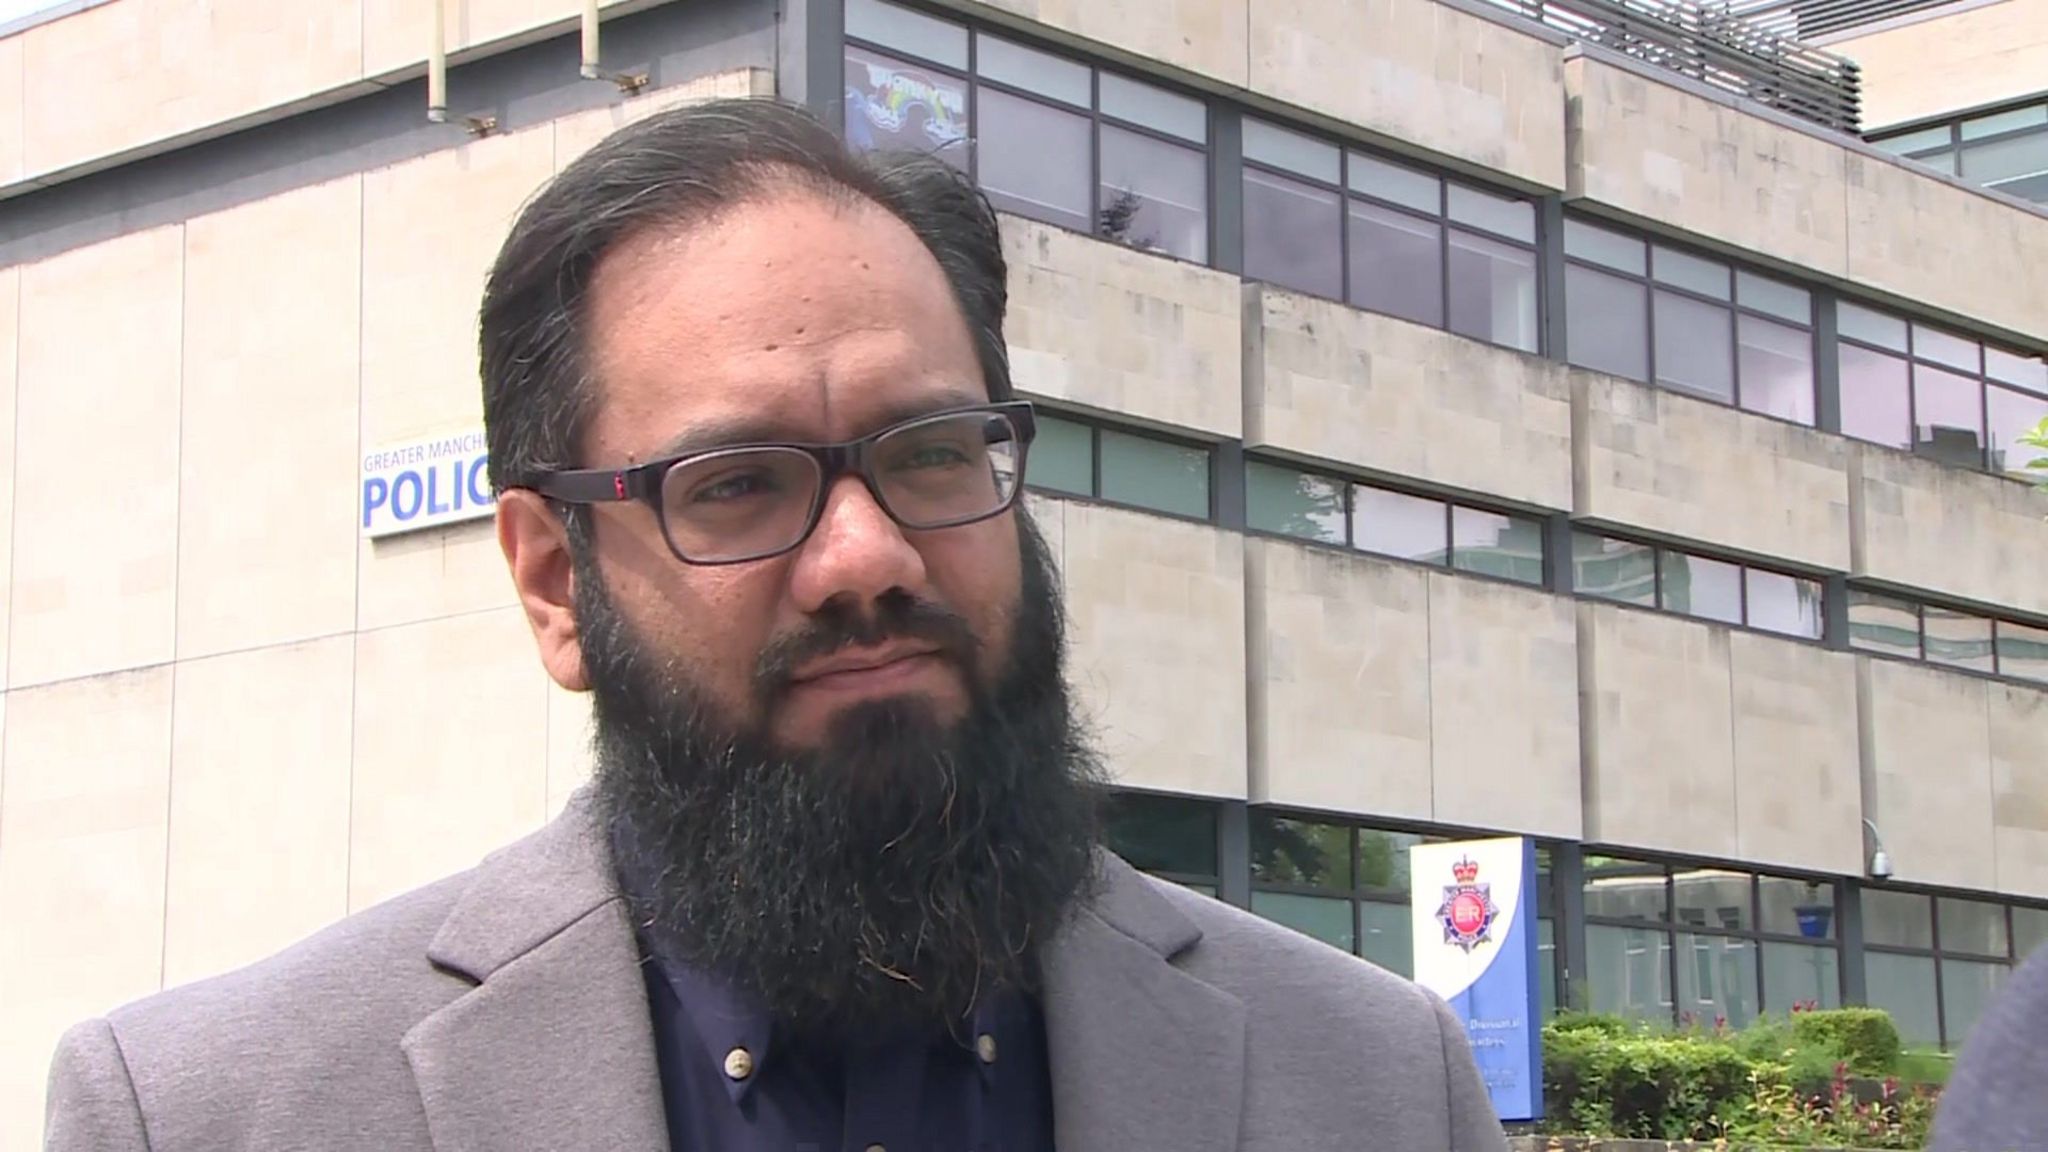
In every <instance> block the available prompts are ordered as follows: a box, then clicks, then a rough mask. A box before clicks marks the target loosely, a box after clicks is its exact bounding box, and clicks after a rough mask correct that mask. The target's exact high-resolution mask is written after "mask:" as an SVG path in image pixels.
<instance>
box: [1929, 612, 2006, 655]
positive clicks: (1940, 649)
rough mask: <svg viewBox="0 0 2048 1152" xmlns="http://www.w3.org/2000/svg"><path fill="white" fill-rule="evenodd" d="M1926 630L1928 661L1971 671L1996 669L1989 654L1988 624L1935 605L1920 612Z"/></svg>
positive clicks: (1980, 618) (1966, 614) (1983, 619)
mask: <svg viewBox="0 0 2048 1152" xmlns="http://www.w3.org/2000/svg"><path fill="white" fill-rule="evenodd" d="M1920 626H1921V627H1922V628H1923V629H1925V630H1926V634H1927V636H1926V639H1927V660H1928V661H1929V662H1930V663H1934V664H1947V665H1949V666H1950V667H1953V668H1968V669H1970V670H1971V671H1974V672H1990V671H1993V670H1994V669H1995V665H1994V662H1993V658H1992V654H1991V621H1989V620H1986V619H1985V618H1984V617H1982V616H1972V615H1970V614H1969V613H1967V612H1957V611H1955V610H1953V609H1950V608H1943V607H1941V606H1939V605H1936V604H1929V605H1926V606H1925V607H1924V608H1922V609H1921V624H1920Z"/></svg>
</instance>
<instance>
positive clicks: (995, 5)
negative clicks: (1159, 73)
mask: <svg viewBox="0 0 2048 1152" xmlns="http://www.w3.org/2000/svg"><path fill="white" fill-rule="evenodd" d="M1254 2H1255V0H1156V2H1154V3H1149V4H1100V3H1095V2H1093V0H982V2H980V3H975V4H969V5H966V6H967V7H970V8H974V7H980V8H990V9H994V10H996V11H998V12H1002V13H1006V14H1008V15H1011V16H1017V17H1022V18H1023V19H1026V20H1030V21H1032V22H1033V23H1037V24H1043V25H1046V26H1048V27H1050V28H1054V29H1057V30H1058V31H1060V32H1063V33H1065V34H1067V35H1069V36H1074V37H1079V38H1081V39H1083V40H1093V41H1096V42H1097V43H1100V44H1107V45H1110V46H1112V47H1115V48H1118V49H1121V50H1123V51H1125V52H1129V53H1131V54H1133V55H1136V56H1142V57H1145V58H1147V59H1152V60H1158V61H1161V62H1163V63H1165V64H1168V65H1170V66H1172V67H1175V68H1182V69H1185V70H1187V71H1189V72H1194V73H1198V74H1200V75H1203V76H1207V77H1209V78H1211V79H1214V80H1220V81H1222V82H1223V83H1225V84H1229V85H1231V86H1233V87H1237V88H1242V87H1245V84H1246V79H1245V75H1246V73H1245V49H1244V34H1245V23H1246V9H1247V8H1249V7H1251V6H1252V5H1253V4H1254ZM1258 2H1263V0H1258Z"/></svg>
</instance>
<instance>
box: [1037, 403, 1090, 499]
mask: <svg viewBox="0 0 2048 1152" xmlns="http://www.w3.org/2000/svg"><path fill="white" fill-rule="evenodd" d="M1034 415H1035V416H1036V418H1037V421H1038V433H1037V435H1036V436H1035V437H1033V438H1032V441H1031V453H1030V455H1029V456H1028V457H1026V459H1025V461H1024V477H1025V481H1026V483H1028V484H1030V485H1031V487H1033V488H1048V489H1051V490H1052V491H1054V492H1068V493H1072V494H1073V495H1075V496H1092V495H1094V494H1095V448H1094V443H1093V437H1094V433H1093V432H1092V431H1090V429H1089V428H1088V426H1087V425H1086V424H1075V423H1072V422H1070V421H1066V420H1061V419H1058V418H1056V417H1053V416H1048V415H1046V414H1045V413H1044V412H1038V413H1034Z"/></svg>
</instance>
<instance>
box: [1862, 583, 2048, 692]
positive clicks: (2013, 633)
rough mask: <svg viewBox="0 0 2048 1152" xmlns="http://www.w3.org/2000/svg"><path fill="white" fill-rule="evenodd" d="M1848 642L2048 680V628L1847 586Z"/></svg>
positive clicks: (1974, 669)
mask: <svg viewBox="0 0 2048 1152" xmlns="http://www.w3.org/2000/svg"><path fill="white" fill-rule="evenodd" d="M1849 646H1850V647H1852V648H1856V649H1859V650H1861V651H1864V652H1877V653H1882V654H1884V655H1886V656H1897V657H1900V658H1902V659H1906V660H1925V661H1927V662H1928V663H1930V664H1941V665H1944V666H1946V667H1949V668H1963V669H1967V670H1969V671H1972V672H1984V673H1989V674H1992V675H1997V676H2006V677H2010V678H2012V679H2014V680H2028V681H2032V682H2034V683H2037V684H2048V628H2044V627H2041V626H2039V625H2032V624H2022V623H2020V622H2018V621H2016V620H1998V619H1993V618H1990V617H1987V616H1982V615H1978V614H1976V613H1973V612H1969V611H1966V610H1964V609H1961V608H1954V607H1949V606H1947V605H1942V604H1935V603H1928V602H1922V601H1918V600H1910V599H1906V598H1904V597H1901V596H1893V595H1888V594H1886V593H1883V592H1875V591H1872V590H1870V589H1867V588H1862V587H1851V588H1850V589H1849Z"/></svg>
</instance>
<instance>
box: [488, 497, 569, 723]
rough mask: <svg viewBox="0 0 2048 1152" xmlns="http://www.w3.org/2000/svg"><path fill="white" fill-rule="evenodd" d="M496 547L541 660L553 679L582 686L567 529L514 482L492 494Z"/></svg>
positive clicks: (543, 502) (566, 685) (564, 684)
mask: <svg viewBox="0 0 2048 1152" xmlns="http://www.w3.org/2000/svg"><path fill="white" fill-rule="evenodd" d="M498 547H499V548H501V549H503V550H504V552H505V564H506V566H507V567H509V568H510V569H511V570H512V586H513V588H514V589H515V590H517V591H518V593H519V604H520V607H522V608H524V609H525V610H526V622H527V623H528V624H530V625H532V627H533V638H534V641H535V642H536V643H538V644H539V645H540V662H541V664H542V665H544V666H545V667H546V668H547V670H548V675H549V676H552V677H554V680H555V683H557V684H560V685H561V686H562V687H564V688H566V689H568V690H569V691H571V692H588V691H589V690H590V678H589V677H588V676H585V675H584V672H583V642H582V637H581V636H579V635H578V634H577V632H576V610H575V604H576V573H575V565H574V564H573V563H571V561H570V556H569V535H568V529H567V528H566V527H565V526H564V525H563V524H562V521H561V518H560V517H558V516H556V515H555V511H554V509H553V508H550V507H549V506H548V502H547V501H546V500H544V499H542V498H541V497H540V495H539V494H537V493H534V492H529V491H526V490H525V489H520V488H515V489H512V490H510V491H507V492H501V493H499V494H498Z"/></svg>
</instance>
